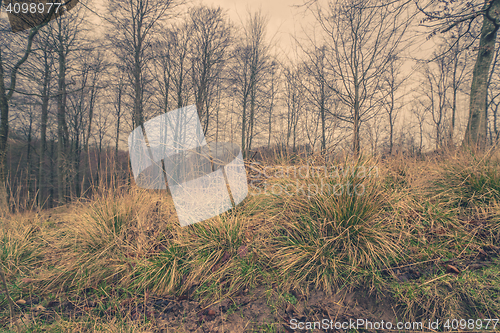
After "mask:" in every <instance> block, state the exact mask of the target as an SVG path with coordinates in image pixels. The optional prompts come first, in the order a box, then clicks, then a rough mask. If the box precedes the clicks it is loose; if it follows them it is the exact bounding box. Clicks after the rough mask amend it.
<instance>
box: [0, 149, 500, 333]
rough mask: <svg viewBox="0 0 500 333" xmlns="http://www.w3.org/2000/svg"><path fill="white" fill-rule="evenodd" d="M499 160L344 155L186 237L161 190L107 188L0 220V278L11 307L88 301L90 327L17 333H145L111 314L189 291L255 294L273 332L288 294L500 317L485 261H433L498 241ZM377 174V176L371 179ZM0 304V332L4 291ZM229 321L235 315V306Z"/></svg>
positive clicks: (473, 256)
mask: <svg viewBox="0 0 500 333" xmlns="http://www.w3.org/2000/svg"><path fill="white" fill-rule="evenodd" d="M318 161H320V159H319V158H316V159H311V160H310V161H296V160H293V159H288V158H287V159H282V160H281V163H283V164H284V165H283V167H290V165H291V164H292V163H301V165H305V164H307V163H309V164H310V165H314V163H319V162H318ZM499 161H500V159H499V155H498V154H494V153H491V152H490V153H488V154H485V155H481V156H479V155H467V154H465V153H460V154H458V153H457V154H456V155H450V156H447V157H444V158H443V159H442V160H430V159H429V160H417V159H409V158H401V157H395V158H393V159H390V160H386V161H377V160H374V159H369V158H366V157H361V158H359V159H355V160H353V159H349V158H346V159H342V160H338V161H336V162H335V163H336V164H335V165H333V164H329V165H328V166H329V167H334V166H336V167H339V168H340V169H341V170H343V171H342V172H340V173H339V174H338V175H335V174H333V176H330V177H324V176H322V175H316V176H314V177H307V178H300V177H299V178H288V179H287V178H276V177H274V178H270V179H268V180H267V182H268V189H270V188H272V186H274V188H282V189H283V188H285V189H289V191H288V192H282V193H281V194H276V193H269V192H267V193H264V192H262V191H261V193H259V194H256V195H251V196H249V197H248V198H247V199H245V201H244V202H243V203H242V204H241V205H239V206H238V207H237V208H236V209H233V210H231V211H230V212H227V213H224V214H222V215H221V216H218V217H214V218H212V219H210V220H208V221H205V222H202V223H197V224H195V225H192V226H189V227H185V228H181V227H180V226H179V225H178V222H177V218H176V215H175V210H174V208H173V203H172V201H171V199H170V198H169V197H166V196H163V195H162V194H161V193H157V192H154V191H139V190H134V189H132V190H129V191H123V192H117V193H113V192H108V193H104V194H102V195H101V196H100V197H97V198H95V199H94V200H91V201H90V202H83V201H82V202H77V203H74V204H72V205H71V206H69V207H68V208H66V209H64V210H61V209H59V210H57V211H56V210H54V211H50V212H42V213H34V212H33V213H31V212H27V213H24V214H13V215H11V216H8V217H7V218H5V219H3V220H0V227H1V229H0V232H1V233H0V240H1V243H0V259H1V268H2V269H3V270H4V272H5V273H6V278H7V284H8V288H9V291H10V293H11V295H12V298H13V300H14V301H16V300H19V299H28V298H30V297H33V296H37V297H39V298H40V299H42V300H43V301H42V303H41V304H42V305H44V306H46V305H47V302H49V301H50V300H54V299H57V300H60V299H66V300H69V299H75V300H79V301H81V300H82V299H83V300H85V299H89V300H92V301H93V302H95V303H96V306H94V307H92V308H91V309H89V310H88V311H87V312H88V313H87V316H86V317H85V318H83V317H82V318H70V317H67V316H66V314H65V313H60V314H59V317H58V319H57V320H55V321H54V320H48V319H47V320H45V322H44V321H43V320H42V321H36V322H34V323H32V324H30V326H29V327H24V326H23V327H22V329H21V331H24V332H39V331H40V332H41V331H43V330H46V331H51V332H69V331H75V330H76V331H82V332H84V331H88V332H97V331H104V332H105V331H110V332H111V331H113V332H115V331H116V332H143V331H147V330H148V329H151V327H153V326H154V323H151V322H149V321H148V319H147V318H142V319H137V318H135V319H131V318H129V316H128V314H127V313H126V312H123V311H115V309H116V308H120V307H121V306H122V304H123V302H129V301H130V302H133V303H134V304H135V305H137V304H139V303H140V302H141V299H144V298H147V297H149V296H148V295H151V296H153V295H154V296H172V297H174V296H175V297H179V296H182V295H188V294H189V295H190V296H191V297H194V298H195V299H197V300H199V301H200V302H201V304H202V305H203V306H209V305H211V304H216V303H217V302H218V301H220V300H223V299H231V298H232V297H234V296H235V295H237V294H239V293H240V292H241V291H246V292H247V293H249V294H252V293H253V292H254V291H255V290H257V289H258V288H259V286H263V287H264V288H265V290H267V292H265V294H266V299H267V304H268V306H269V308H270V309H272V311H270V312H272V313H270V322H268V323H258V325H260V326H258V327H257V330H258V331H263V332H275V331H276V332H278V331H279V330H280V329H281V328H280V327H281V326H280V325H281V324H276V321H275V319H276V318H278V317H276V316H278V314H279V313H281V312H282V311H283V309H284V308H286V306H287V305H288V304H292V305H295V304H296V303H297V302H298V300H297V299H296V297H295V296H293V295H294V294H295V293H298V294H301V295H308V294H309V293H310V292H311V291H312V290H321V291H325V292H327V293H336V292H339V291H349V290H355V289H356V290H363V291H365V292H366V293H367V295H374V296H373V297H379V298H384V299H389V300H390V301H391V302H392V304H393V305H394V309H396V310H397V315H398V319H401V320H420V319H425V320H429V319H432V318H441V319H442V318H448V317H450V318H451V317H456V318H458V317H461V318H492V317H495V316H496V317H498V316H499V315H500V302H499V301H498V299H499V296H500V289H499V287H498V286H499V285H500V277H499V269H500V267H499V266H500V263H499V261H498V259H495V257H494V256H492V253H493V252H490V254H489V257H488V258H489V259H488V260H489V261H487V264H485V265H483V266H482V267H481V268H479V269H474V270H472V269H470V268H467V267H462V268H461V269H460V272H459V273H458V274H456V273H452V272H449V271H447V269H446V268H445V266H443V265H440V264H439V263H442V262H444V261H445V260H452V261H455V262H460V263H463V264H464V265H465V266H467V263H468V262H476V261H478V260H479V259H478V258H479V257H478V256H479V255H482V253H483V252H484V251H483V250H482V249H483V248H487V247H491V248H492V249H494V248H495V245H496V244H498V243H499V241H500V204H499V199H500V194H499V193H500V173H499V171H500V170H499V169H500V164H499ZM275 167H276V168H278V167H279V165H276V166H275ZM373 167H377V173H376V174H374V173H369V172H366V171H367V170H370V168H372V170H373ZM337 170H338V169H337ZM346 170H347V171H346ZM344 171H346V172H344ZM297 186H299V189H300V188H302V189H304V190H303V191H302V190H298V191H296V190H295V189H296V187H297ZM339 186H343V192H339V190H338V189H339V188H341V187H339ZM354 188H357V189H358V190H359V191H358V192H361V189H362V193H355V192H354V191H353V189H354ZM292 189H293V190H292ZM348 189H349V191H348ZM49 215H50V216H49ZM481 251H483V252H481ZM408 265H410V266H412V267H418V268H419V269H420V270H421V273H422V274H421V276H420V277H418V278H415V279H410V280H399V275H398V274H401V272H399V273H397V272H395V270H393V269H392V268H394V267H407V266H408ZM292 291H293V292H292ZM295 295H296V294H295ZM367 297H368V296H367ZM370 297H371V296H370ZM131 300H133V301H131ZM127 304H128V303H127ZM0 307H1V308H2V310H0V324H1V325H3V326H4V327H8V325H7V323H8V322H9V320H10V318H9V314H8V310H7V299H6V296H5V294H4V293H1V294H0ZM21 310H22V311H24V312H26V310H23V309H20V308H17V307H16V309H15V312H16V316H15V318H14V319H16V318H19V316H20V315H21ZM280 311H281V312H280ZM233 312H236V313H238V312H241V313H242V315H243V312H242V309H241V308H238V306H237V305H233V306H232V307H230V308H229V310H228V313H229V314H230V313H233ZM28 313H29V311H28ZM272 316H274V317H272ZM272 318H275V319H272ZM249 320H250V319H249ZM249 327H250V326H249ZM252 327H254V326H252Z"/></svg>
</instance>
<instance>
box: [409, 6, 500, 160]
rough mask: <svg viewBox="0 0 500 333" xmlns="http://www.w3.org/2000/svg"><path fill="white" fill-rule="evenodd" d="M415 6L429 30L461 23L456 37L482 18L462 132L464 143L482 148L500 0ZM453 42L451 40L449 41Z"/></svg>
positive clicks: (484, 141) (446, 28) (485, 130)
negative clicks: (466, 117)
mask: <svg viewBox="0 0 500 333" xmlns="http://www.w3.org/2000/svg"><path fill="white" fill-rule="evenodd" d="M417 5H418V8H419V9H420V11H421V12H422V13H423V14H424V15H425V17H426V21H427V22H429V23H428V24H427V25H428V26H429V27H431V28H432V29H433V32H432V33H434V34H435V33H437V32H441V33H447V32H450V31H452V29H454V28H455V27H457V26H459V25H461V26H463V27H464V29H462V33H461V34H460V36H459V37H458V38H457V40H459V39H460V38H462V37H463V36H466V35H467V34H469V33H471V27H473V23H474V21H476V20H477V19H482V20H483V21H482V28H481V32H480V33H479V46H478V48H477V52H478V53H477V56H476V62H475V65H474V69H473V73H472V83H471V89H470V104H469V120H468V123H467V129H466V132H465V136H464V140H463V143H462V146H463V147H467V148H470V149H472V150H477V149H479V150H482V149H484V148H485V146H486V138H487V118H488V117H487V104H486V97H487V91H488V75H489V73H490V69H491V62H492V60H493V54H494V50H495V47H496V46H495V42H496V36H497V32H498V28H499V27H500V23H499V21H498V20H499V18H500V0H485V1H483V0H481V1H479V0H477V1H465V0H459V1H454V2H450V3H448V1H436V0H427V1H425V2H424V1H420V2H417ZM452 46H453V44H452Z"/></svg>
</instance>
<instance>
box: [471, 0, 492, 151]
mask: <svg viewBox="0 0 500 333" xmlns="http://www.w3.org/2000/svg"><path fill="white" fill-rule="evenodd" d="M490 4H491V7H490V10H489V11H487V15H485V16H484V18H483V26H482V29H481V37H480V40H479V51H478V55H477V58H476V64H475V66H474V71H473V74H472V84H471V93H470V108H469V121H468V124H467V129H466V131H465V137H464V141H463V146H464V147H467V148H470V149H472V150H474V151H475V150H484V149H485V147H486V134H487V133H486V127H487V109H486V93H487V91H488V74H489V71H490V66H491V61H492V59H493V52H494V50H495V40H496V36H497V30H498V25H497V24H496V22H494V21H492V19H493V20H495V21H496V20H497V18H498V16H499V15H498V14H497V13H498V12H499V11H500V0H492V1H491V3H486V5H485V6H489V5H490Z"/></svg>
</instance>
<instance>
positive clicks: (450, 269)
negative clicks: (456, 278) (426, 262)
mask: <svg viewBox="0 0 500 333" xmlns="http://www.w3.org/2000/svg"><path fill="white" fill-rule="evenodd" d="M445 267H446V272H448V273H455V274H458V273H460V271H459V270H458V268H456V267H455V266H452V265H446V266H445Z"/></svg>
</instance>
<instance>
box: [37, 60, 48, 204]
mask: <svg viewBox="0 0 500 333" xmlns="http://www.w3.org/2000/svg"><path fill="white" fill-rule="evenodd" d="M44 65H45V68H44V73H43V90H42V96H43V97H42V119H41V124H40V162H39V165H38V207H40V208H43V205H44V196H43V194H44V189H45V172H44V164H45V150H46V147H47V120H48V114H49V92H50V88H49V84H50V64H49V63H48V62H47V59H45V64H44Z"/></svg>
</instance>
